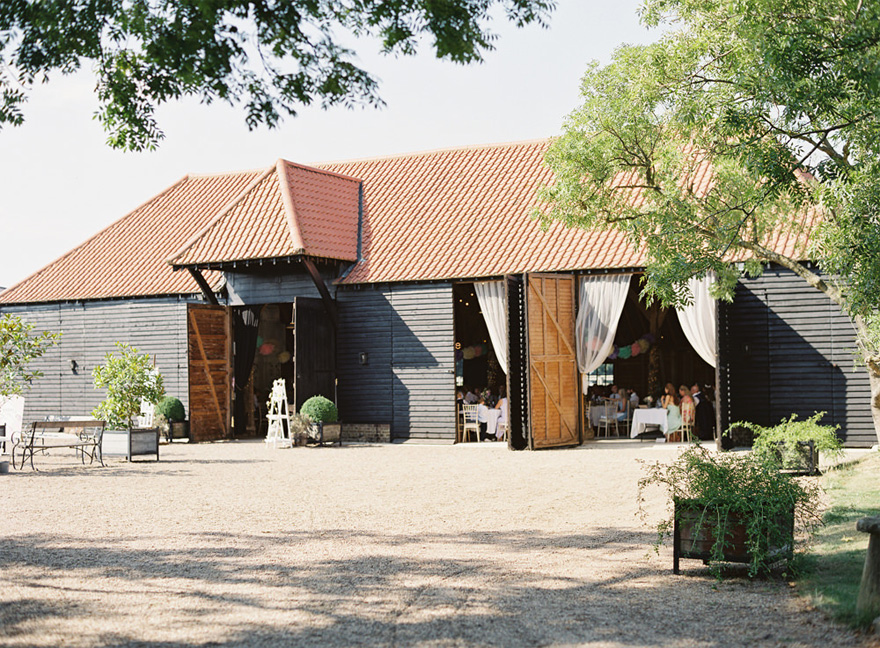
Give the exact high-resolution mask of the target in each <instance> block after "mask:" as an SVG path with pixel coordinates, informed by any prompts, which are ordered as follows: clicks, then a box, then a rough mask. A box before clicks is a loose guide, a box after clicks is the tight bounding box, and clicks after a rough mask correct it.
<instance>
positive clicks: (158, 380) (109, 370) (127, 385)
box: [92, 342, 165, 461]
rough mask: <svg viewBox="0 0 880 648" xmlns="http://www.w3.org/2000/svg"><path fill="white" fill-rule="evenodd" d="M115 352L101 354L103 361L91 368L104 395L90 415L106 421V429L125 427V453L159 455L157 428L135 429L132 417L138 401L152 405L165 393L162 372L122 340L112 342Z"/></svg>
mask: <svg viewBox="0 0 880 648" xmlns="http://www.w3.org/2000/svg"><path fill="white" fill-rule="evenodd" d="M116 347H117V349H119V355H118V356H117V355H114V354H113V353H112V352H111V353H108V354H107V355H106V356H104V364H103V365H101V366H97V367H95V368H94V369H93V370H92V378H93V379H94V383H95V388H96V389H99V388H105V389H106V390H107V395H106V397H105V398H104V400H103V401H101V403H100V404H99V405H98V407H96V408H95V409H94V410H93V411H92V416H94V417H95V418H97V419H101V420H103V421H107V427H108V428H110V429H118V430H127V431H128V457H129V459H131V457H132V456H134V455H141V454H155V455H156V460H157V461H158V459H159V428H155V427H154V428H144V429H138V428H136V427H135V425H134V420H135V418H137V416H138V415H139V414H140V411H141V401H142V400H143V401H146V402H148V403H152V404H153V405H155V404H156V403H158V402H159V399H161V398H162V396H164V395H165V387H164V384H163V381H162V376H161V375H160V374H159V372H158V371H157V370H156V368H155V367H154V366H153V362H152V359H151V358H150V356H149V354H146V353H139V352H138V350H137V349H136V348H134V347H132V346H130V345H128V344H125V343H123V342H117V343H116Z"/></svg>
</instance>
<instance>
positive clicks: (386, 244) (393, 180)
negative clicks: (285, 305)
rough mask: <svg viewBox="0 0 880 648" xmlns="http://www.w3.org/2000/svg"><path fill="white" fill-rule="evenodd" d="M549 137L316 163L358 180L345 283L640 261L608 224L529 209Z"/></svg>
mask: <svg viewBox="0 0 880 648" xmlns="http://www.w3.org/2000/svg"><path fill="white" fill-rule="evenodd" d="M549 145H550V140H542V141H537V142H522V143H516V144H501V145H494V146H478V147H471V148H459V149H450V150H443V151H434V152H429V153H421V154H415V155H404V156H395V157H387V158H380V159H374V160H356V161H353V162H338V163H327V164H319V165H316V166H318V167H319V168H323V169H329V170H331V171H335V172H337V173H342V174H345V175H349V176H354V177H356V178H360V179H361V180H363V181H364V216H365V220H364V231H363V241H364V248H363V249H364V254H363V256H364V261H363V262H361V263H359V264H358V265H357V266H356V267H355V269H354V270H352V272H351V273H350V274H349V275H348V276H347V277H346V279H345V283H373V282H386V281H414V280H432V279H450V278H465V277H468V278H476V277H490V276H497V275H502V274H506V273H521V272H537V271H553V270H572V269H577V268H621V267H632V266H639V265H642V264H643V257H642V255H641V253H637V252H635V251H634V250H633V249H632V246H630V245H629V244H628V243H627V241H626V239H625V237H624V236H623V235H622V234H618V233H616V232H604V233H601V234H595V233H592V232H586V231H584V230H580V229H568V228H566V227H564V226H563V225H561V224H558V223H557V224H553V225H551V226H550V228H549V229H548V230H547V231H546V232H544V231H541V229H540V227H539V226H538V224H537V222H536V221H534V220H532V219H531V217H530V214H531V212H532V210H533V209H534V208H535V205H536V204H537V203H536V195H535V192H536V190H537V189H538V187H540V186H541V185H543V184H546V183H548V182H549V181H550V180H551V178H552V175H551V173H550V170H549V169H548V168H547V167H546V166H545V164H544V153H545V152H546V151H547V148H548V146H549Z"/></svg>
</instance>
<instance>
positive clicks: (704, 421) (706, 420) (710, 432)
mask: <svg viewBox="0 0 880 648" xmlns="http://www.w3.org/2000/svg"><path fill="white" fill-rule="evenodd" d="M695 387H697V393H696V394H693V397H694V400H695V401H696V403H697V407H696V416H695V418H694V431H695V432H696V434H697V437H698V438H699V439H700V440H701V441H712V440H713V439H714V438H715V408H714V407H713V406H712V401H711V399H709V398H708V396H704V395H703V392H702V391H700V389H699V385H695Z"/></svg>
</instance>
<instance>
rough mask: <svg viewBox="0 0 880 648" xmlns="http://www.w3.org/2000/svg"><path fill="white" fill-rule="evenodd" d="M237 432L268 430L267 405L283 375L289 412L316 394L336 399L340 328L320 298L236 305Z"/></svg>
mask: <svg viewBox="0 0 880 648" xmlns="http://www.w3.org/2000/svg"><path fill="white" fill-rule="evenodd" d="M232 310H233V317H232V320H233V326H232V328H233V338H234V341H235V343H234V350H233V367H234V375H233V384H234V385H235V388H234V390H233V392H234V404H233V411H234V420H233V428H234V434H235V437H236V438H247V437H261V436H265V434H266V418H265V415H266V408H267V401H268V400H269V393H270V392H271V391H272V385H273V383H274V382H275V380H277V379H279V378H283V379H284V381H285V385H286V387H287V399H288V402H289V403H290V408H291V412H298V411H299V409H300V407H302V404H303V403H304V402H305V401H306V400H307V399H309V398H311V397H312V396H317V395H322V396H326V397H327V398H329V399H330V400H332V401H333V402H336V369H335V360H336V334H335V331H334V330H333V326H332V323H331V321H330V318H329V317H328V316H327V315H326V312H325V309H324V305H323V303H322V302H321V300H320V299H312V298H307V297H295V298H294V301H293V303H278V304H262V305H253V306H245V307H237V308H233V309H232Z"/></svg>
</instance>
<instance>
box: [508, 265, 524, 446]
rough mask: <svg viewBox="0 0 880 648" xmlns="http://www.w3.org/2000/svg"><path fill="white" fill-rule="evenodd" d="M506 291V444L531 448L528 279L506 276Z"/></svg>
mask: <svg viewBox="0 0 880 648" xmlns="http://www.w3.org/2000/svg"><path fill="white" fill-rule="evenodd" d="M504 281H505V284H506V291H507V330H508V342H507V369H508V371H507V403H508V408H509V409H508V424H507V446H508V447H509V448H511V449H512V450H525V449H526V448H527V447H528V429H529V408H528V404H529V403H528V397H529V352H528V351H529V350H528V341H527V322H526V297H525V280H524V278H523V277H522V276H519V275H508V276H507V277H505V279H504Z"/></svg>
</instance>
